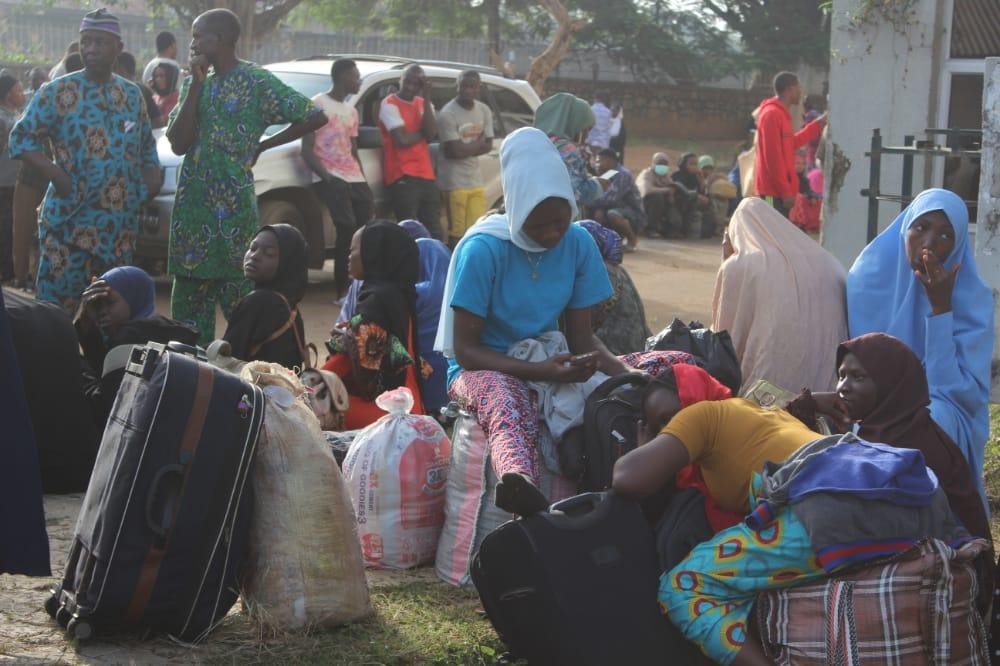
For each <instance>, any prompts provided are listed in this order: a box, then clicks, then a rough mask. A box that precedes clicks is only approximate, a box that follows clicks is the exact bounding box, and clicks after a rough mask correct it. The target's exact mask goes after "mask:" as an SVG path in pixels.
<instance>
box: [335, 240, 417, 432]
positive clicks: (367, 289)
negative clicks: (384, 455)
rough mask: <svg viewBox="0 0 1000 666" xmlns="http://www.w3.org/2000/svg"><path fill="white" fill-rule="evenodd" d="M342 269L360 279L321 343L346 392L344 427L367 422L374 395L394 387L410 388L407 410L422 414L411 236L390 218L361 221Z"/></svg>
mask: <svg viewBox="0 0 1000 666" xmlns="http://www.w3.org/2000/svg"><path fill="white" fill-rule="evenodd" d="M348 272H349V273H350V275H351V277H352V278H354V279H355V280H363V281H364V284H363V285H362V287H361V291H360V292H359V293H358V307H357V312H356V314H355V315H354V316H353V317H352V318H351V319H350V320H349V321H347V322H343V323H342V324H339V325H338V327H337V328H335V329H334V330H333V331H331V335H332V337H331V338H330V340H329V341H328V342H327V343H326V346H327V348H328V349H329V350H330V353H331V354H332V355H331V356H330V358H329V359H328V360H327V362H326V365H324V366H323V367H324V369H326V370H330V371H331V372H334V373H336V374H337V375H338V376H339V377H340V378H341V379H342V380H343V381H344V384H345V385H346V386H347V390H348V393H350V395H351V405H350V408H349V409H348V411H347V413H346V414H345V416H344V427H345V428H347V429H348V430H353V429H356V428H363V427H364V426H366V425H369V424H370V423H373V422H374V421H375V420H377V419H378V418H379V417H380V416H382V415H383V414H384V412H383V411H382V410H381V409H379V408H378V407H377V406H376V405H375V404H374V401H375V398H377V397H378V396H379V395H380V394H381V393H383V392H385V391H389V390H392V389H395V388H399V387H400V386H406V387H408V388H409V389H410V391H411V392H412V393H413V400H414V407H413V410H412V413H414V414H423V413H424V408H423V401H422V400H421V397H420V387H419V383H418V382H419V380H418V375H417V373H418V372H421V373H424V372H425V371H426V367H427V366H425V365H424V363H423V362H422V360H421V359H420V356H419V354H418V350H417V342H416V340H417V335H416V304H417V290H416V283H417V280H418V279H419V278H420V251H419V250H418V249H417V244H416V241H414V240H413V238H412V237H411V236H410V235H409V234H408V233H407V232H406V230H405V229H403V228H402V227H400V226H399V225H398V224H395V223H394V222H386V221H380V222H373V223H371V224H369V225H366V226H364V227H362V228H361V229H359V230H358V231H357V232H356V233H355V234H354V238H352V239H351V254H350V258H349V262H348Z"/></svg>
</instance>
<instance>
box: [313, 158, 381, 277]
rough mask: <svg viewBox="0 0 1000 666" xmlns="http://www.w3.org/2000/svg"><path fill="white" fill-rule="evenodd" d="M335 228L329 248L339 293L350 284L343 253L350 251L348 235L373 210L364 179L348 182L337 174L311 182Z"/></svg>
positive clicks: (368, 217)
mask: <svg viewBox="0 0 1000 666" xmlns="http://www.w3.org/2000/svg"><path fill="white" fill-rule="evenodd" d="M313 187H314V188H315V191H316V196H318V197H319V199H320V201H322V202H323V203H324V204H325V205H326V207H327V210H329V211H330V217H331V218H333V227H334V229H336V230H337V243H336V245H335V246H334V251H333V280H334V284H335V285H336V287H337V293H338V295H339V294H342V293H343V292H344V291H345V290H346V289H347V287H348V285H349V284H350V278H349V277H348V275H347V257H348V255H349V254H350V252H351V237H352V236H354V232H355V231H357V230H358V228H360V227H362V226H364V225H365V224H367V223H368V222H370V221H371V219H372V216H373V215H374V214H375V201H374V198H373V197H372V191H371V188H369V187H368V183H348V182H347V181H346V180H341V179H340V178H331V179H330V180H321V181H320V182H318V183H315V184H314V185H313Z"/></svg>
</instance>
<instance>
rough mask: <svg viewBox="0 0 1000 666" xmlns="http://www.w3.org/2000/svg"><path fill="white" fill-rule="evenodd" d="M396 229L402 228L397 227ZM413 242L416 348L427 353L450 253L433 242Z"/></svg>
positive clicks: (430, 343)
mask: <svg viewBox="0 0 1000 666" xmlns="http://www.w3.org/2000/svg"><path fill="white" fill-rule="evenodd" d="M418 224H419V222H418ZM400 226H403V224H402V223H400ZM421 226H423V225H421ZM416 242H417V250H419V252H420V281H419V282H417V329H418V332H417V337H418V338H419V339H420V348H421V349H426V350H427V351H430V350H431V349H433V348H434V336H435V335H436V334H437V329H438V322H439V321H440V319H441V300H442V298H443V297H444V284H445V280H447V279H448V264H449V262H450V261H451V250H449V249H448V246H447V245H445V244H444V243H442V242H441V241H439V240H435V239H433V238H418V239H417V241H416Z"/></svg>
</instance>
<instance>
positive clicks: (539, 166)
mask: <svg viewBox="0 0 1000 666" xmlns="http://www.w3.org/2000/svg"><path fill="white" fill-rule="evenodd" d="M588 108H589V107H588ZM500 183H501V185H502V186H503V192H504V209H505V212H503V213H496V214H494V215H489V216H486V217H483V218H480V220H479V221H478V222H476V223H475V224H474V225H472V226H471V227H469V230H468V231H467V232H465V236H463V237H462V240H461V241H459V243H458V246H457V247H456V248H455V253H454V254H453V255H452V262H451V264H450V265H449V266H448V279H447V280H446V282H445V287H444V300H443V303H442V307H441V322H440V324H439V326H438V333H437V338H436V339H435V341H434V348H435V349H436V350H437V351H440V352H442V353H444V355H445V356H447V357H448V358H454V356H455V348H454V338H453V330H454V327H455V311H454V310H453V309H452V308H451V307H450V303H451V298H452V296H453V295H454V294H455V261H454V259H455V257H456V256H458V254H459V248H461V247H462V243H464V242H466V241H467V240H468V239H469V238H471V237H473V236H475V235H476V234H488V235H490V236H493V237H494V238H499V239H500V240H504V241H510V242H511V243H513V244H514V245H515V246H517V247H519V248H520V249H522V250H524V251H525V252H545V248H544V247H543V246H541V245H539V244H538V243H536V242H535V241H533V240H531V238H529V237H528V235H527V234H526V233H524V230H523V229H522V227H524V221H525V220H526V219H527V218H528V215H530V214H531V211H533V210H534V209H535V206H537V205H538V204H540V203H541V202H542V201H544V200H545V199H548V198H549V197H560V198H562V199H565V200H566V201H567V202H569V206H570V209H571V210H570V213H571V214H570V219H573V218H575V217H576V216H577V208H576V195H575V194H574V193H573V186H572V184H570V181H569V172H568V171H567V170H566V165H565V164H563V161H562V157H560V156H559V151H558V150H557V149H556V147H555V146H554V145H552V142H551V141H549V138H548V136H546V135H545V133H544V132H542V131H540V130H539V129H537V128H534V127H522V128H521V129H518V130H515V131H513V132H511V133H510V134H508V135H507V138H506V139H504V141H503V144H502V145H501V146H500ZM367 279H368V272H367V269H366V271H365V280H367Z"/></svg>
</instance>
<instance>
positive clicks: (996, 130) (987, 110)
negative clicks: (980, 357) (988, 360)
mask: <svg viewBox="0 0 1000 666" xmlns="http://www.w3.org/2000/svg"><path fill="white" fill-rule="evenodd" d="M976 227H977V232H976V268H978V269H979V275H980V277H982V278H983V280H984V281H985V282H986V284H988V285H990V286H991V287H992V288H993V317H994V322H993V325H994V334H996V333H997V326H1000V313H998V312H997V308H998V307H1000V298H998V288H1000V58H987V59H986V76H985V78H984V79H983V160H982V171H981V173H980V176H979V217H978V220H977V224H976ZM995 340H996V341H997V342H994V345H993V396H992V399H993V402H1000V376H998V371H1000V345H998V344H997V343H998V342H1000V335H997V336H996V338H995Z"/></svg>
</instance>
